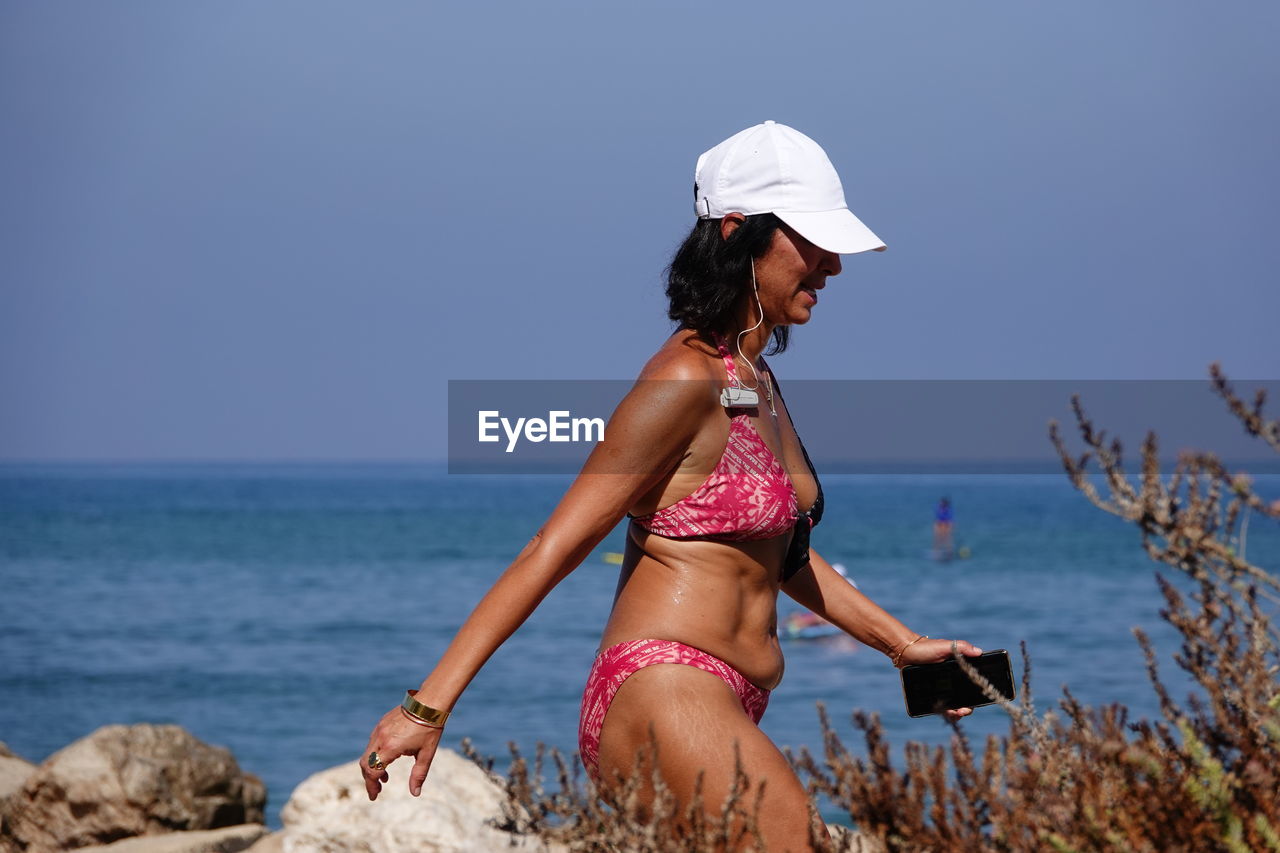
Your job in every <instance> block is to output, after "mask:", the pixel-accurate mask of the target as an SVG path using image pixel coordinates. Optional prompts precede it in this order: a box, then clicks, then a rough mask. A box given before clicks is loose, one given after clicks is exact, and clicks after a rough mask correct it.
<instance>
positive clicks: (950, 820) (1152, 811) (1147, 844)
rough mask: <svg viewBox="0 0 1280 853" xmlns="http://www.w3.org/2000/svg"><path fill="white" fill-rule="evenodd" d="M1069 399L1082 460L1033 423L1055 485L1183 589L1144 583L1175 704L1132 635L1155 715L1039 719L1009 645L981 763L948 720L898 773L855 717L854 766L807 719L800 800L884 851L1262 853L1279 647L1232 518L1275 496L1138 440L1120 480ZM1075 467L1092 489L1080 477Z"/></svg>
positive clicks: (1245, 419)
mask: <svg viewBox="0 0 1280 853" xmlns="http://www.w3.org/2000/svg"><path fill="white" fill-rule="evenodd" d="M1211 373H1212V376H1213V387H1214V390H1215V391H1216V392H1217V393H1218V394H1219V396H1221V397H1222V398H1223V399H1224V400H1225V401H1226V402H1227V405H1228V407H1229V409H1230V410H1231V411H1232V412H1233V413H1234V414H1235V415H1236V416H1237V417H1238V418H1239V419H1240V421H1241V423H1242V424H1243V425H1244V427H1245V429H1246V430H1247V431H1248V432H1249V433H1250V434H1252V435H1255V436H1258V437H1260V438H1262V439H1263V440H1264V441H1266V442H1267V443H1268V444H1269V445H1270V446H1271V447H1272V448H1274V449H1276V450H1277V451H1280V424H1277V422H1276V421H1274V420H1267V419H1266V418H1264V417H1263V414H1262V407H1263V403H1264V402H1265V397H1264V395H1263V393H1262V392H1259V393H1258V394H1257V396H1256V397H1255V399H1254V403H1253V405H1252V406H1248V405H1246V404H1245V403H1244V402H1243V401H1241V400H1240V399H1239V398H1238V397H1237V396H1236V395H1235V393H1234V391H1233V390H1232V389H1231V386H1230V384H1229V383H1228V382H1227V380H1226V378H1225V377H1224V376H1223V375H1222V373H1221V371H1220V370H1219V369H1218V367H1217V366H1216V365H1214V366H1213V368H1211ZM1072 403H1073V408H1074V410H1075V416H1076V421H1077V426H1078V427H1079V431H1080V435H1081V438H1082V440H1083V442H1084V444H1085V446H1086V449H1085V451H1084V452H1083V453H1082V454H1081V455H1080V456H1078V457H1074V456H1072V454H1071V453H1070V452H1068V450H1067V447H1066V444H1065V443H1064V441H1063V440H1062V438H1061V436H1060V435H1059V433H1058V429H1057V425H1056V424H1054V425H1051V428H1050V434H1051V438H1052V440H1053V442H1054V445H1055V446H1056V447H1057V449H1058V452H1059V454H1060V455H1061V458H1062V462H1063V466H1064V468H1065V469H1066V472H1067V475H1068V477H1069V478H1070V479H1071V482H1072V484H1073V485H1074V486H1075V487H1076V488H1077V489H1078V490H1079V491H1080V492H1081V493H1082V494H1084V495H1085V497H1086V498H1088V499H1089V500H1090V501H1091V502H1093V503H1094V504H1095V505H1096V506H1098V507H1099V508H1101V509H1103V510H1105V511H1107V512H1110V513H1112V514H1114V515H1117V516H1119V517H1120V518H1123V519H1125V520H1127V521H1129V522H1131V523H1133V524H1134V525H1135V526H1137V528H1138V530H1139V532H1140V536H1141V542H1142V546H1143V548H1144V549H1145V550H1146V552H1147V553H1148V554H1149V555H1150V556H1151V557H1152V558H1153V559H1154V560H1156V561H1158V562H1159V563H1160V564H1161V565H1162V566H1164V567H1166V569H1172V570H1176V571H1177V572H1178V573H1181V575H1183V576H1185V578H1186V579H1187V583H1185V584H1182V586H1183V587H1184V589H1180V588H1179V585H1175V584H1174V583H1173V582H1171V581H1170V580H1169V579H1168V578H1165V577H1162V576H1160V575H1157V582H1158V585H1159V588H1160V592H1161V594H1162V595H1163V597H1164V602H1165V606H1164V608H1163V609H1162V610H1161V617H1162V618H1163V619H1165V620H1166V621H1167V622H1169V624H1171V625H1172V626H1173V627H1174V628H1175V629H1176V630H1177V631H1178V634H1179V635H1180V637H1181V641H1182V642H1181V646H1180V648H1179V650H1178V651H1177V653H1176V654H1175V655H1174V661H1175V662H1176V663H1177V665H1178V666H1179V667H1181V668H1182V669H1183V670H1184V671H1185V672H1186V673H1187V674H1188V675H1189V676H1190V677H1191V679H1192V680H1193V682H1194V684H1195V685H1196V688H1197V690H1196V692H1195V693H1193V694H1192V695H1191V696H1190V697H1188V699H1187V700H1186V702H1185V703H1184V704H1180V703H1179V702H1177V701H1176V700H1175V699H1174V698H1173V697H1172V696H1171V695H1170V693H1169V690H1168V689H1167V688H1166V686H1165V685H1164V683H1163V682H1162V681H1161V679H1160V676H1159V673H1158V671H1157V660H1156V654H1155V651H1154V649H1153V648H1152V645H1151V642H1150V641H1149V640H1148V638H1147V637H1146V635H1145V634H1143V633H1142V632H1141V631H1140V630H1135V632H1134V633H1135V634H1136V635H1137V638H1138V642H1139V643H1140V644H1141V646H1142V649H1143V652H1144V653H1145V655H1146V659H1147V668H1148V673H1149V676H1150V679H1151V684H1152V687H1153V688H1154V690H1155V691H1156V694H1157V696H1158V698H1159V701H1160V708H1161V719H1159V720H1155V721H1146V720H1142V721H1138V722H1132V723H1131V722H1130V721H1129V719H1128V716H1129V715H1128V711H1127V709H1126V708H1124V707H1123V706H1122V705H1110V706H1107V707H1104V708H1100V709H1091V708H1086V707H1084V706H1082V705H1081V704H1080V703H1079V702H1077V701H1076V700H1075V699H1074V698H1073V697H1072V696H1071V694H1070V692H1066V693H1065V695H1064V697H1063V698H1062V699H1061V700H1060V701H1059V703H1058V705H1059V710H1058V711H1057V712H1049V713H1046V714H1044V715H1042V716H1041V715H1038V714H1037V713H1036V711H1035V708H1034V706H1033V704H1032V700H1031V690H1030V679H1029V673H1030V663H1029V660H1026V649H1025V648H1024V649H1023V655H1024V661H1025V663H1024V676H1023V693H1022V698H1021V700H1020V701H1019V702H1018V703H1016V704H1015V703H1008V702H1004V703H1002V704H1003V705H1004V706H1005V708H1006V710H1008V711H1009V713H1010V728H1009V734H1008V735H1007V736H1004V737H1000V738H996V737H992V738H989V739H988V741H987V743H986V744H985V745H984V749H983V751H982V753H981V756H978V755H977V754H975V752H974V750H973V749H972V747H971V745H970V744H969V741H968V739H967V738H966V737H965V735H964V732H963V729H962V727H961V726H960V725H956V726H954V734H953V737H952V740H951V745H950V749H944V748H942V747H933V748H930V747H926V746H923V745H921V744H918V743H913V744H908V746H907V747H906V750H905V768H904V769H903V770H901V771H900V770H898V769H896V768H895V767H894V766H893V764H892V762H891V761H890V756H889V748H888V746H887V744H886V742H885V739H884V736H883V732H882V731H881V728H880V723H879V721H878V719H877V718H876V717H874V716H869V715H867V714H865V713H862V712H858V713H855V715H854V724H855V725H856V726H857V727H858V728H859V729H860V730H861V731H862V733H863V736H864V738H865V740H866V744H867V755H866V757H865V758H864V757H858V756H854V755H852V754H850V752H849V751H848V750H847V749H846V748H845V746H844V745H843V744H842V743H841V742H840V739H839V738H838V737H837V736H836V735H835V734H834V733H832V732H831V729H830V726H829V725H828V724H827V720H826V717H825V714H824V715H823V727H824V732H825V744H824V746H825V749H824V756H823V760H822V761H819V760H817V759H816V758H815V757H814V756H813V755H811V754H809V753H807V752H804V753H802V754H801V756H800V758H799V760H798V764H799V766H800V767H801V769H802V770H803V771H805V772H807V774H808V775H809V777H810V779H811V782H810V785H811V789H812V790H813V791H814V792H815V793H821V794H826V795H827V796H829V797H830V798H831V799H832V800H833V801H835V802H836V803H838V804H839V805H840V806H841V807H842V808H845V809H847V810H848V812H849V815H850V817H851V818H852V820H853V821H854V822H855V823H856V824H857V825H858V826H859V827H860V828H861V829H862V830H863V831H864V832H867V833H870V834H872V835H874V836H876V837H878V838H879V839H881V840H882V841H883V842H884V843H885V844H886V845H887V846H888V847H889V848H890V849H892V850H936V851H950V850H1009V851H1031V850H1058V851H1085V850H1123V851H1160V853H1165V851H1210V850H1226V851H1240V853H1243V851H1255V850H1278V851H1280V682H1278V681H1277V673H1278V672H1280V651H1278V644H1277V640H1278V639H1280V638H1278V636H1277V632H1276V626H1275V624H1274V622H1273V621H1272V614H1273V613H1274V605H1275V604H1276V602H1277V601H1280V596H1278V595H1277V593H1280V583H1278V582H1277V578H1276V577H1275V576H1274V575H1272V574H1269V573H1268V572H1266V571H1265V570H1263V569H1262V568H1260V567H1258V566H1255V565H1253V564H1251V563H1249V562H1248V561H1247V559H1246V544H1247V542H1246V532H1247V525H1248V519H1249V517H1250V516H1251V515H1258V516H1263V517H1267V518H1270V519H1276V518H1280V502H1273V503H1271V504H1267V503H1265V502H1264V501H1263V500H1262V499H1261V498H1260V497H1259V496H1258V495H1257V494H1256V493H1255V492H1254V491H1253V484H1252V481H1251V480H1250V478H1248V477H1247V476H1246V475H1243V474H1240V473H1232V472H1231V471H1229V470H1227V468H1226V466H1224V465H1223V464H1222V462H1221V461H1220V460H1219V459H1218V458H1217V457H1215V456H1214V455H1213V454H1209V453H1183V454H1181V455H1180V456H1179V458H1178V461H1177V463H1176V465H1175V466H1174V467H1173V470H1172V472H1171V473H1170V474H1169V476H1168V477H1165V476H1163V475H1162V473H1161V471H1160V466H1159V457H1158V447H1157V442H1156V438H1155V435H1154V434H1148V435H1147V437H1146V441H1145V442H1144V443H1143V446H1142V456H1141V467H1140V472H1139V474H1138V476H1137V478H1136V482H1135V481H1132V480H1131V479H1130V477H1129V476H1128V475H1127V474H1126V473H1125V472H1124V469H1123V466H1122V447H1121V444H1120V442H1119V441H1111V442H1110V443H1108V442H1107V441H1106V436H1105V434H1104V433H1102V432H1100V431H1098V430H1096V429H1095V428H1094V426H1093V424H1092V423H1091V422H1090V421H1089V419H1088V418H1087V417H1086V415H1085V412H1084V409H1083V407H1082V406H1081V404H1080V401H1079V400H1078V399H1073V401H1072ZM1091 462H1094V463H1096V464H1097V466H1098V469H1099V473H1100V474H1101V475H1102V479H1103V482H1104V483H1105V487H1106V493H1105V494H1104V493H1102V492H1101V491H1100V490H1099V489H1098V488H1097V487H1095V485H1094V483H1093V481H1092V480H1091V479H1090V477H1089V476H1088V471H1089V466H1090V463H1091ZM1187 589H1189V592H1187V591H1186V590H1187ZM969 669H970V672H971V674H972V668H969ZM993 698H994V697H993Z"/></svg>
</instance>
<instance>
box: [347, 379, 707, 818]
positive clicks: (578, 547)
mask: <svg viewBox="0 0 1280 853" xmlns="http://www.w3.org/2000/svg"><path fill="white" fill-rule="evenodd" d="M714 407H715V395H714V389H713V388H712V386H710V385H708V384H706V383H703V382H695V381H647V380H643V379H642V381H640V382H638V383H637V384H636V386H635V387H634V388H633V389H632V390H631V392H630V393H629V394H628V395H627V396H626V398H624V399H623V401H622V402H621V403H620V404H619V405H618V408H617V409H616V410H615V412H614V414H613V416H612V417H611V418H610V420H609V424H608V426H607V427H606V429H605V437H604V440H603V441H602V442H600V443H599V444H597V445H596V447H595V449H594V450H593V451H592V453H591V455H590V457H589V458H588V459H587V462H586V463H585V465H584V466H583V469H582V472H581V473H580V474H579V475H578V477H577V479H576V480H575V481H574V483H573V485H572V486H570V488H569V490H568V492H566V493H565V496H564V498H562V499H561V501H560V504H559V505H558V506H557V507H556V509H555V511H554V512H553V513H552V514H551V517H550V518H549V519H548V520H547V522H546V524H545V525H543V527H542V529H541V530H540V531H539V532H538V533H537V535H535V536H534V537H533V539H532V540H531V541H530V542H529V544H528V545H526V546H525V547H524V549H523V550H521V552H520V554H519V555H518V556H517V557H516V559H515V560H514V561H513V562H512V563H511V565H510V566H509V567H508V568H507V569H506V571H504V572H503V573H502V575H501V576H500V577H499V578H498V580H497V581H496V582H495V583H494V585H493V587H492V588H490V590H489V591H488V592H487V593H486V594H485V596H484V597H483V598H482V599H481V600H480V603H479V604H477V605H476V607H475V609H474V610H473V611H472V612H471V615H470V616H468V617H467V619H466V621H465V622H464V623H463V624H462V627H461V628H460V629H459V630H458V633H457V634H456V635H455V637H454V639H453V640H452V642H450V643H449V646H448V648H447V649H446V650H445V652H444V655H443V656H442V657H441V658H440V661H439V662H438V663H437V664H436V666H435V668H434V669H433V670H432V671H431V673H430V674H429V675H428V676H427V677H426V678H425V679H424V680H423V682H422V684H421V686H420V687H419V689H418V692H417V694H416V695H415V698H416V699H417V700H418V701H419V702H421V703H423V704H424V705H427V706H429V707H431V708H435V709H438V710H442V711H448V710H451V709H452V708H453V705H454V703H455V702H456V701H457V699H458V697H459V696H460V695H461V694H462V691H463V690H464V689H466V687H467V685H468V684H470V682H471V680H472V679H473V678H474V677H475V675H476V673H477V672H479V671H480V668H481V667H482V666H483V665H484V664H485V662H486V661H488V659H489V658H490V656H492V655H493V653H494V652H495V651H496V650H497V649H498V647H499V646H501V645H502V643H504V642H505V641H506V640H507V638H508V637H510V636H511V634H513V633H514V632H515V630H516V629H517V628H519V627H520V625H521V624H523V623H524V621H525V620H526V619H527V618H528V617H529V615H530V614H531V613H532V612H533V610H534V609H535V608H536V607H537V606H538V604H539V603H540V602H541V601H542V599H543V598H545V597H546V596H547V594H548V593H549V592H551V590H552V589H553V588H554V587H555V586H556V584H558V583H559V582H560V581H561V580H563V579H564V578H565V577H567V576H568V575H569V573H570V572H572V571H573V570H574V569H575V568H576V567H577V566H578V564H579V563H581V562H582V560H583V559H584V558H585V557H586V556H587V555H588V554H589V553H590V552H591V550H592V549H593V548H595V547H596V545H598V544H599V543H600V541H601V540H602V539H603V538H604V537H605V536H606V535H608V533H609V532H610V531H611V530H612V529H613V528H614V527H615V526H616V525H617V523H618V521H619V520H620V519H621V518H622V516H623V515H624V514H625V513H626V511H627V510H628V509H629V508H630V507H631V506H633V505H634V504H635V502H636V500H637V499H638V498H639V497H640V496H641V495H643V494H644V493H645V492H647V491H648V490H650V489H651V488H653V486H654V485H656V484H657V483H658V481H659V480H661V479H662V477H663V476H665V475H667V474H668V473H670V472H671V471H672V470H674V469H675V467H676V466H677V465H678V464H679V462H680V460H681V458H682V457H683V455H684V453H685V452H686V451H687V450H688V448H689V445H690V444H691V443H692V441H693V438H694V436H695V435H696V434H697V432H698V430H699V429H700V428H701V426H702V424H703V423H704V422H705V420H706V417H707V415H708V413H709V412H711V411H712V410H714ZM440 731H441V730H440V729H437V728H429V727H427V726H424V725H421V724H420V723H417V722H414V721H413V720H412V719H410V718H409V717H408V716H407V715H406V714H404V713H403V712H402V711H401V710H400V708H398V707H397V708H393V709H392V710H391V711H389V712H388V713H387V714H386V715H385V716H384V717H383V718H382V720H381V721H380V722H379V723H378V725H377V727H376V728H375V729H374V731H373V734H372V735H371V736H370V739H369V745H368V747H367V748H366V750H365V753H364V757H363V758H362V761H361V765H360V766H361V772H362V773H363V774H364V778H365V788H366V790H367V791H368V794H369V798H370V799H375V798H376V797H377V796H378V793H379V792H380V791H381V789H382V783H383V782H385V781H386V779H387V774H386V772H385V770H384V769H382V768H375V767H371V766H369V763H368V761H367V758H368V756H369V755H370V753H373V752H376V753H378V758H379V759H380V760H381V761H382V763H383V764H384V766H385V765H386V764H390V763H391V762H392V761H393V760H395V759H396V758H398V757H400V756H402V755H413V756H415V757H416V761H415V763H414V768H413V771H412V773H411V774H410V778H409V789H410V792H411V793H412V794H413V795H414V796H417V795H418V794H419V792H420V791H421V788H422V783H423V781H424V780H425V779H426V776H427V771H428V770H429V768H430V766H431V759H432V758H433V757H434V755H435V750H436V746H437V745H438V744H439V740H440Z"/></svg>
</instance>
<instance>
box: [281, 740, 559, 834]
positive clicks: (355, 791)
mask: <svg viewBox="0 0 1280 853" xmlns="http://www.w3.org/2000/svg"><path fill="white" fill-rule="evenodd" d="M412 767H413V762H412V760H411V759H409V758H401V759H400V760H398V761H396V762H394V763H392V764H391V765H390V766H389V767H388V768H387V771H388V773H389V774H390V777H391V778H390V781H389V782H387V783H386V784H384V785H383V787H382V793H381V794H379V795H378V799H377V800H376V801H375V802H369V797H368V794H366V793H365V789H364V780H363V778H362V777H361V775H360V769H359V768H358V767H357V766H356V764H355V762H351V763H350V764H344V765H341V766H339V767H334V768H331V769H329V770H325V771H322V772H320V773H317V774H316V775H314V776H312V777H311V778H309V779H307V780H306V781H304V782H303V783H302V784H301V785H299V786H298V787H297V788H296V789H294V792H293V796H292V797H290V798H289V802H288V803H287V804H286V805H285V807H284V809H283V810H282V811H281V813H280V817H281V819H282V820H283V821H284V826H285V829H284V833H283V846H284V853H485V851H494V853H499V851H503V853H505V851H512V850H515V851H522V850H523V851H534V850H545V849H548V848H546V847H545V846H544V845H543V844H542V843H541V842H540V841H539V840H537V839H535V838H529V837H524V836H512V835H511V834H510V833H507V832H503V831H501V830H499V829H496V828H495V827H494V826H493V825H492V821H493V820H494V819H495V818H498V817H499V816H500V815H501V814H502V804H503V803H504V802H505V801H506V794H505V792H504V790H503V787H502V786H501V785H500V784H499V783H497V782H496V781H494V780H493V779H491V778H490V777H489V775H488V774H486V773H485V772H484V771H483V770H481V769H480V768H479V767H477V766H476V765H475V764H474V763H473V762H471V761H468V760H467V759H465V758H463V757H462V756H460V755H458V754H457V753H456V752H454V751H453V750H449V749H441V750H439V751H437V752H436V755H435V758H434V760H433V761H432V764H431V773H430V775H429V776H428V777H427V782H426V784H425V785H423V787H422V796H421V797H414V796H412V795H410V794H409V771H410V769H411V768H412ZM513 840H514V841H516V842H517V843H516V844H514V845H513V844H512V841H513ZM559 849H563V848H559Z"/></svg>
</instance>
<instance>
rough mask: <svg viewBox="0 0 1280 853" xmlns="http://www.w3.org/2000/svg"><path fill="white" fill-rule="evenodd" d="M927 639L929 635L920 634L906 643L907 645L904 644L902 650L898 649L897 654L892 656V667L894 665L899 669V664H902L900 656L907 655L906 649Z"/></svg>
mask: <svg viewBox="0 0 1280 853" xmlns="http://www.w3.org/2000/svg"><path fill="white" fill-rule="evenodd" d="M927 639H929V635H928V634H920V635H919V636H917V637H916V638H915V639H914V640H912V641H911V642H909V643H907V644H906V645H905V646H903V647H902V648H900V649H898V653H897V654H896V655H894V656H893V665H894V666H895V667H900V666H901V664H902V656H903V655H905V654H906V653H907V649H909V648H911V647H912V646H914V645H915V644H916V643H918V642H920V641H921V640H927Z"/></svg>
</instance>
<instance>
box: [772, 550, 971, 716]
mask: <svg viewBox="0 0 1280 853" xmlns="http://www.w3.org/2000/svg"><path fill="white" fill-rule="evenodd" d="M782 589H783V591H784V592H785V593H786V594H787V595H789V596H791V597H792V598H793V599H795V600H796V601H797V602H799V603H800V604H802V605H804V606H805V607H807V608H809V609H810V610H812V611H813V612H814V613H817V614H818V615H819V616H821V617H822V618H824V619H826V620H827V621H828V622H830V623H832V624H833V625H835V626H836V627H838V628H839V629H840V630H842V631H844V632H845V633H847V634H849V635H850V636H852V637H854V638H855V639H857V640H859V641H861V642H863V643H866V644H867V645H868V646H871V648H873V649H877V650H878V651H881V652H883V653H884V654H885V655H887V656H888V657H889V659H890V660H892V661H893V662H894V665H895V666H898V667H902V666H906V665H907V664H914V663H935V662H937V661H943V660H947V659H948V658H950V657H951V642H952V641H951V640H945V639H940V638H935V639H929V638H925V639H917V638H919V637H920V636H921V635H920V634H918V633H916V632H915V631H912V630H910V629H909V628H907V626H905V625H903V624H902V623H901V622H900V621H898V620H897V619H895V618H894V617H893V616H892V615H891V614H890V613H889V612H888V611H886V610H885V609H884V608H882V607H881V606H880V605H878V604H876V603H875V602H874V601H872V600H871V599H870V598H868V597H867V596H865V595H863V594H862V593H861V592H860V591H859V590H858V589H857V588H856V587H854V585H853V584H851V583H849V581H848V580H846V579H845V578H844V577H842V576H841V575H840V573H839V572H837V571H836V570H835V569H833V568H831V564H830V563H828V562H827V561H826V560H824V559H823V558H822V556H821V555H820V554H818V552H817V551H815V550H813V549H812V548H810V549H809V565H807V566H805V567H804V568H803V569H801V570H800V571H798V572H796V574H795V575H794V576H793V577H792V578H791V579H790V580H788V581H787V582H786V583H784V584H783V585H782ZM955 648H956V650H957V651H959V652H960V653H961V654H963V655H965V656H966V657H977V656H978V655H980V654H982V649H980V648H978V647H977V646H974V645H973V644H972V643H968V642H966V641H964V640H957V641H956V642H955ZM970 712H971V709H969V708H961V709H959V710H957V711H949V712H948V716H951V717H963V716H965V715H966V714H968V713H970Z"/></svg>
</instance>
